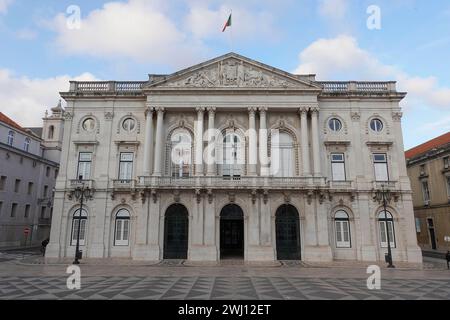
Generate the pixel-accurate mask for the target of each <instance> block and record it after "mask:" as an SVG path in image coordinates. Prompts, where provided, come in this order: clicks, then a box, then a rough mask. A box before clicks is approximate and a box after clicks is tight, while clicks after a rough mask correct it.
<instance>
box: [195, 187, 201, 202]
mask: <svg viewBox="0 0 450 320" xmlns="http://www.w3.org/2000/svg"><path fill="white" fill-rule="evenodd" d="M195 198H196V200H197V203H200V202H202V191H201V190H200V189H195Z"/></svg>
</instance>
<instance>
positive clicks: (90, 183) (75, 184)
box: [68, 179, 94, 189]
mask: <svg viewBox="0 0 450 320" xmlns="http://www.w3.org/2000/svg"><path fill="white" fill-rule="evenodd" d="M83 186H84V187H85V188H90V189H93V188H94V180H77V179H72V180H69V186H68V188H71V189H75V188H81V187H83Z"/></svg>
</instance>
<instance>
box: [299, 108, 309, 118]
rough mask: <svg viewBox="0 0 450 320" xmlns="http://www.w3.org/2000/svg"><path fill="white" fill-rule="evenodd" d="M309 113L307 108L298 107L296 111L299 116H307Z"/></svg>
mask: <svg viewBox="0 0 450 320" xmlns="http://www.w3.org/2000/svg"><path fill="white" fill-rule="evenodd" d="M308 111H309V107H300V108H299V109H298V113H300V115H302V116H303V115H307V114H308Z"/></svg>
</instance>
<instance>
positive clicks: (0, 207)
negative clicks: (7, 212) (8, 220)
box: [0, 201, 3, 216]
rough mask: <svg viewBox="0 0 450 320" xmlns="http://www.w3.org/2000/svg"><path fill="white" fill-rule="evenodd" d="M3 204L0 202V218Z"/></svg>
mask: <svg viewBox="0 0 450 320" xmlns="http://www.w3.org/2000/svg"><path fill="white" fill-rule="evenodd" d="M2 208H3V202H2V201H0V216H1V215H2Z"/></svg>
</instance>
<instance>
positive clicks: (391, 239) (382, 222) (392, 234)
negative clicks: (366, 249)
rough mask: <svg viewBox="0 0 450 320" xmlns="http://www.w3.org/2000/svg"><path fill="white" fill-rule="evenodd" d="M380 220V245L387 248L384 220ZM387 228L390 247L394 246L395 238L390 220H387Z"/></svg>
mask: <svg viewBox="0 0 450 320" xmlns="http://www.w3.org/2000/svg"><path fill="white" fill-rule="evenodd" d="M379 222H380V231H381V232H380V233H381V235H380V236H381V247H382V248H387V246H388V245H387V244H388V242H387V235H386V221H379ZM387 225H388V229H389V240H390V241H391V247H392V248H395V238H394V232H393V224H392V221H389V220H388V221H387Z"/></svg>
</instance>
